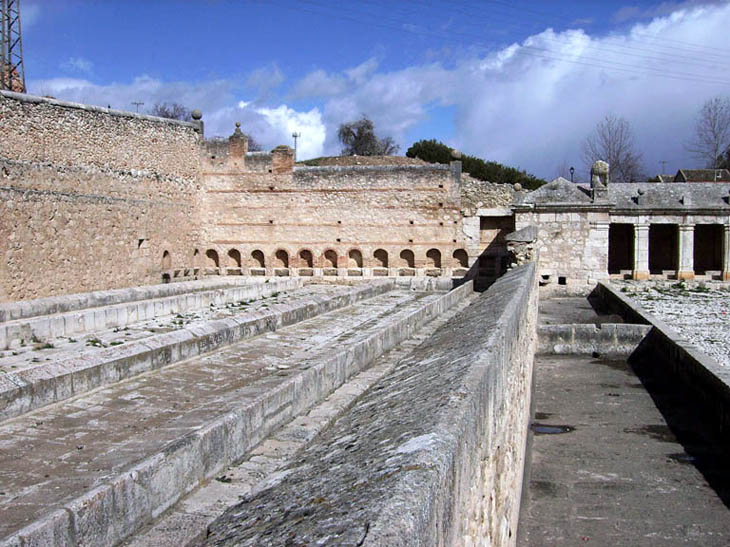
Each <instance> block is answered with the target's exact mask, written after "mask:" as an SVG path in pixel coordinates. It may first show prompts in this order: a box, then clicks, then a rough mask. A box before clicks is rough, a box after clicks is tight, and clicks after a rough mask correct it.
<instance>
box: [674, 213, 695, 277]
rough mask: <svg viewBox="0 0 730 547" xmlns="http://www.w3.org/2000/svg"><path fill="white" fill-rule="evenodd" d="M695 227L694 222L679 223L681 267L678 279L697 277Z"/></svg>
mask: <svg viewBox="0 0 730 547" xmlns="http://www.w3.org/2000/svg"><path fill="white" fill-rule="evenodd" d="M694 248H695V227H694V224H680V225H679V269H678V271H677V279H694V277H695V265H694V255H695V250H694Z"/></svg>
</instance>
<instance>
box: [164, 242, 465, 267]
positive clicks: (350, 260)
mask: <svg viewBox="0 0 730 547" xmlns="http://www.w3.org/2000/svg"><path fill="white" fill-rule="evenodd" d="M393 254H395V253H388V251H386V250H385V249H376V250H375V251H374V252H373V254H372V256H371V257H363V253H362V251H361V250H360V249H356V248H353V249H350V250H349V251H347V252H346V253H343V254H341V255H340V254H338V253H337V251H335V250H334V249H326V250H325V251H324V252H322V253H321V254H315V253H314V252H313V251H312V250H310V249H300V250H299V251H298V252H297V253H296V254H294V255H292V256H290V254H289V252H288V251H286V250H284V249H278V250H276V251H275V252H274V253H273V254H272V255H271V256H269V257H267V256H266V255H265V254H264V252H263V251H262V250H260V249H254V250H252V251H251V252H250V254H249V253H247V254H245V255H242V254H241V251H240V250H238V249H235V248H232V249H229V250H228V251H227V252H226V254H225V255H224V256H223V257H221V256H220V255H219V253H218V251H217V250H215V249H208V250H206V251H205V254H204V255H201V253H200V251H199V250H198V249H196V250H195V252H194V253H193V266H194V267H208V268H221V267H227V268H243V267H247V268H267V267H268V268H363V267H372V268H390V267H397V268H416V266H417V264H416V255H415V253H414V252H413V251H412V250H411V249H403V250H401V251H400V252H398V253H397V254H395V256H393ZM447 256H448V255H447ZM468 264H469V258H468V255H467V253H466V251H465V250H464V249H456V250H455V251H453V252H452V253H451V257H450V260H447V261H445V260H444V259H443V258H442V253H441V251H440V250H439V249H435V248H433V249H429V250H428V251H426V254H425V258H424V259H422V260H420V261H419V263H418V267H424V268H442V267H454V268H468ZM170 269H172V256H171V254H170V252H169V251H164V253H163V255H162V270H163V271H166V270H170Z"/></svg>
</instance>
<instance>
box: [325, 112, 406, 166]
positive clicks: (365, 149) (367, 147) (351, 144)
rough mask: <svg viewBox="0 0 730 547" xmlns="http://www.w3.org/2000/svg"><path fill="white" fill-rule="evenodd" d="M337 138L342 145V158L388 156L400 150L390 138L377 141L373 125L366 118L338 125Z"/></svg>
mask: <svg viewBox="0 0 730 547" xmlns="http://www.w3.org/2000/svg"><path fill="white" fill-rule="evenodd" d="M337 137H338V138H339V139H340V142H341V143H342V144H343V145H344V148H343V149H342V155H343V156H354V155H358V156H390V155H393V154H397V153H398V150H399V148H400V147H399V146H398V145H397V144H396V143H395V141H394V140H393V139H392V138H391V137H385V138H383V139H379V138H378V137H377V135H375V125H374V124H373V122H372V120H370V119H369V118H367V117H366V116H363V117H362V118H360V119H359V120H357V121H354V122H348V123H343V124H342V125H340V128H339V129H338V131H337Z"/></svg>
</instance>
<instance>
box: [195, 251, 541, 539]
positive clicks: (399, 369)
mask: <svg viewBox="0 0 730 547" xmlns="http://www.w3.org/2000/svg"><path fill="white" fill-rule="evenodd" d="M535 284H536V281H535V270H534V265H532V264H530V265H527V266H524V267H520V268H518V269H516V270H514V271H512V272H508V273H507V274H505V276H503V277H502V278H501V279H500V280H498V281H497V282H496V283H495V284H494V285H493V286H492V287H491V288H490V289H489V290H488V291H487V292H486V293H485V294H484V295H482V296H481V297H479V298H478V299H477V300H476V301H475V302H474V303H473V304H472V305H470V306H469V307H468V308H467V309H466V310H464V312H463V313H461V314H459V315H458V316H456V317H455V318H453V319H452V320H451V321H449V322H448V323H447V324H446V325H444V326H443V327H441V328H440V329H438V330H437V331H436V332H435V333H434V334H433V336H431V337H430V338H429V339H428V340H426V341H425V342H424V343H423V344H421V345H420V346H419V347H418V348H416V349H415V350H414V352H413V353H412V354H410V355H409V356H408V357H406V358H405V359H404V360H403V361H401V362H400V363H399V364H398V365H397V366H396V367H395V369H394V370H393V372H392V373H389V374H388V375H386V376H385V377H384V378H383V379H382V380H380V381H379V382H377V383H376V384H375V385H374V386H373V387H372V388H371V389H369V390H368V391H367V392H366V393H364V394H363V396H362V397H361V398H360V399H359V400H358V401H357V402H356V403H355V404H354V405H353V407H352V408H351V409H350V410H349V411H348V412H346V413H345V414H344V415H343V416H342V417H340V418H339V419H338V420H337V421H336V422H335V423H334V424H333V425H332V426H331V427H329V428H328V429H327V430H326V431H324V432H323V433H322V434H321V435H320V437H318V438H317V439H315V440H314V441H313V443H312V444H311V445H310V446H309V447H307V448H306V449H305V450H304V451H303V452H302V453H301V454H300V455H298V456H297V458H296V461H295V462H292V463H291V464H289V465H288V466H286V467H284V468H283V469H282V470H281V471H280V472H279V473H278V478H279V482H278V484H272V485H271V486H270V487H269V488H267V489H265V490H263V491H261V492H258V493H255V494H254V495H253V496H251V497H249V498H247V499H245V500H244V501H243V502H242V503H241V504H239V505H237V506H235V507H233V508H231V509H229V510H228V511H227V512H226V514H225V515H224V516H222V517H221V518H220V519H218V520H217V521H216V522H215V523H214V524H213V525H212V526H211V527H210V535H209V537H208V538H207V541H206V545H257V546H258V545H319V544H331V545H388V546H395V545H457V544H461V545H505V544H508V543H509V542H510V541H511V540H510V537H512V535H513V534H514V531H515V530H514V527H515V526H516V521H517V514H518V511H519V499H520V489H521V478H522V465H521V464H522V461H523V456H524V442H525V433H526V428H527V422H528V419H529V390H530V379H531V371H532V355H533V351H534V345H535V342H536V341H535V314H536V308H537V303H536V297H537V288H536V286H535ZM455 333H458V336H456V335H455Z"/></svg>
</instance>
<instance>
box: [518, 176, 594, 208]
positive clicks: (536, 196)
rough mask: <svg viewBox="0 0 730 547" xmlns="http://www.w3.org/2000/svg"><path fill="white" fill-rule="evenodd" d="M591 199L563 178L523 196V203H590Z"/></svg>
mask: <svg viewBox="0 0 730 547" xmlns="http://www.w3.org/2000/svg"><path fill="white" fill-rule="evenodd" d="M590 202H591V198H590V197H588V195H587V194H586V193H585V192H584V191H583V190H582V189H581V188H580V187H579V186H578V185H576V184H573V183H572V182H570V181H569V180H567V179H564V178H563V177H558V178H556V179H555V180H554V181H552V182H548V183H547V184H544V185H542V186H540V188H538V189H537V190H535V191H533V192H530V193H529V194H527V196H525V199H524V201H523V203H540V204H543V203H590Z"/></svg>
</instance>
